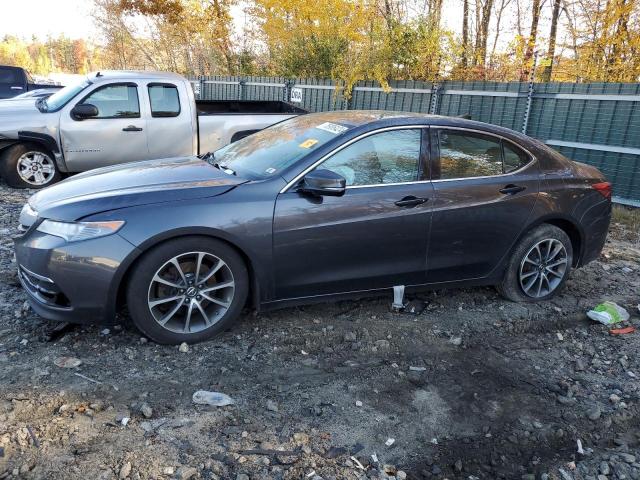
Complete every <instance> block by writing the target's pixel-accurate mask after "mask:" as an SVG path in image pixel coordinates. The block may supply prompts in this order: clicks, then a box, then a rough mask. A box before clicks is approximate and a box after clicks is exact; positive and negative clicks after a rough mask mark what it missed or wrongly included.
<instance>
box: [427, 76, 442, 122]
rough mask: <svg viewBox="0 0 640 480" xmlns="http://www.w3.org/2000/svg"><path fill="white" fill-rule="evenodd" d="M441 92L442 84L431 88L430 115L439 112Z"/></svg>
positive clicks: (436, 84) (435, 84)
mask: <svg viewBox="0 0 640 480" xmlns="http://www.w3.org/2000/svg"><path fill="white" fill-rule="evenodd" d="M439 92H440V84H439V83H437V82H436V83H434V84H433V85H432V86H431V105H430V106H429V113H430V114H431V115H435V114H436V113H437V112H438V106H439V105H438V95H439Z"/></svg>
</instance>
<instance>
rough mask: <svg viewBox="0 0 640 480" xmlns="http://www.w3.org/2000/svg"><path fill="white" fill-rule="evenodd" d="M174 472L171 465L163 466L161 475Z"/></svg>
mask: <svg viewBox="0 0 640 480" xmlns="http://www.w3.org/2000/svg"><path fill="white" fill-rule="evenodd" d="M174 472H175V469H174V468H173V467H164V468H163V469H162V474H163V475H173V473H174Z"/></svg>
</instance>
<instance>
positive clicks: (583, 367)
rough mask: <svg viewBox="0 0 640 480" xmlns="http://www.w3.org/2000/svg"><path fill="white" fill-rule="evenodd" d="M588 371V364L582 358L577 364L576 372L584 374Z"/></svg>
mask: <svg viewBox="0 0 640 480" xmlns="http://www.w3.org/2000/svg"><path fill="white" fill-rule="evenodd" d="M586 369H587V362H585V361H584V360H583V359H582V358H578V359H577V360H576V364H575V370H576V372H582V371H584V370H586Z"/></svg>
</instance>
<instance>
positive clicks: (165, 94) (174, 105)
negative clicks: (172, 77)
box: [148, 84, 180, 117]
mask: <svg viewBox="0 0 640 480" xmlns="http://www.w3.org/2000/svg"><path fill="white" fill-rule="evenodd" d="M148 91H149V103H150V104H151V116H152V117H177V116H178V115H180V99H179V97H178V89H177V88H176V86H175V85H171V84H150V85H149V86H148Z"/></svg>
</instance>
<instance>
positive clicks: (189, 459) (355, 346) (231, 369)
mask: <svg viewBox="0 0 640 480" xmlns="http://www.w3.org/2000/svg"><path fill="white" fill-rule="evenodd" d="M27 197H28V192H24V191H17V190H11V189H9V188H7V187H6V186H4V185H0V278H2V283H1V284H0V479H5V478H43V479H44V478H46V479H65V480H69V479H86V478H92V479H116V478H120V479H124V478H133V479H137V478H144V479H146V478H156V479H161V478H162V479H165V478H166V479H169V478H179V479H189V478H193V479H198V478H201V479H237V480H247V479H252V480H253V479H302V478H309V479H315V480H318V479H326V480H328V479H357V478H397V479H403V478H410V479H411V478H416V479H417V478H450V479H451V478H460V479H463V478H464V479H475V478H505V479H512V478H516V479H544V478H549V479H563V480H568V479H597V480H604V479H640V447H639V444H640V422H639V417H638V413H639V411H638V400H639V394H640V381H639V379H638V376H640V359H639V356H638V353H639V351H640V348H639V347H640V318H639V317H638V312H637V308H636V305H637V304H638V303H640V242H639V241H638V235H637V232H631V231H629V229H628V228H625V227H624V226H623V225H620V224H613V225H612V230H611V233H610V239H609V241H608V243H607V245H606V248H605V251H604V254H603V256H602V257H601V258H600V259H599V260H598V261H596V262H593V263H591V264H590V265H588V266H587V267H585V268H583V269H580V270H578V271H575V272H573V274H572V277H571V279H570V280H569V282H568V284H567V288H566V290H565V291H564V293H563V294H562V295H560V296H558V297H557V298H556V299H554V300H553V301H551V302H547V303H544V304H537V305H520V304H515V303H510V302H508V301H505V300H503V299H502V298H501V297H499V296H498V294H497V293H496V292H495V291H494V290H493V289H491V288H476V289H465V290H447V291H444V290H442V291H434V292H429V293H425V294H423V295H420V296H418V297H416V299H417V300H419V301H424V304H425V305H426V308H425V309H424V311H423V312H421V313H419V314H409V313H400V314H398V313H392V312H390V310H389V306H390V301H391V297H390V296H389V297H388V298H386V297H385V298H374V299H370V300H362V301H357V302H340V303H334V304H326V305H316V306H311V307H303V308H290V309H286V310H281V311H278V312H275V313H269V314H262V315H257V316H256V315H253V314H251V313H247V314H246V315H244V317H243V318H242V322H241V323H239V324H238V325H237V326H236V327H234V328H233V329H232V330H231V331H229V332H227V333H225V334H224V335H222V336H221V337H219V338H217V339H215V340H213V341H210V342H207V343H203V344H198V345H192V346H189V347H187V348H184V347H183V348H180V349H179V348H178V347H167V346H159V345H156V344H154V343H151V342H147V341H146V339H144V338H141V336H140V334H139V333H138V332H137V331H136V330H135V329H134V328H133V327H132V326H130V325H129V324H128V322H127V320H126V319H122V323H121V325H117V326H115V327H110V328H109V329H105V327H104V326H92V327H75V328H71V329H67V330H64V331H62V332H56V331H54V330H53V326H54V325H53V324H51V323H48V322H46V321H44V320H41V319H39V318H38V317H37V316H35V315H34V313H33V312H32V311H30V309H29V308H28V306H27V305H26V303H25V300H26V295H25V293H23V291H22V290H21V288H20V287H19V285H18V281H17V278H16V275H15V263H14V261H13V254H12V242H11V235H12V233H13V232H14V226H15V225H16V224H17V219H18V213H19V211H20V208H21V206H22V204H23V203H24V201H25V200H26V198H27ZM604 300H612V301H616V302H618V303H619V304H620V305H623V306H624V307H625V308H627V309H628V310H629V311H630V312H632V317H631V319H630V321H629V323H630V324H635V325H636V327H638V331H637V332H635V333H632V334H629V335H624V336H614V335H610V334H609V332H608V328H607V327H605V326H603V325H600V324H598V323H594V322H592V321H589V320H588V319H587V318H586V316H585V312H586V311H587V310H588V309H589V308H590V307H592V306H594V305H595V304H597V303H598V302H600V301H604ZM62 357H72V358H73V359H78V360H79V361H81V362H82V363H81V364H80V365H78V366H75V367H71V368H62V367H60V366H58V364H60V362H61V360H60V359H61V358H62ZM197 390H212V391H217V392H223V393H225V394H227V395H229V396H231V397H232V398H233V400H234V404H233V405H229V406H225V407H211V406H203V405H195V404H194V403H193V401H192V395H193V393H194V392H195V391H197ZM579 444H580V445H581V448H579Z"/></svg>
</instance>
